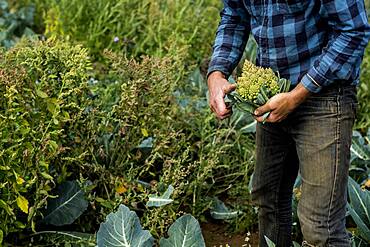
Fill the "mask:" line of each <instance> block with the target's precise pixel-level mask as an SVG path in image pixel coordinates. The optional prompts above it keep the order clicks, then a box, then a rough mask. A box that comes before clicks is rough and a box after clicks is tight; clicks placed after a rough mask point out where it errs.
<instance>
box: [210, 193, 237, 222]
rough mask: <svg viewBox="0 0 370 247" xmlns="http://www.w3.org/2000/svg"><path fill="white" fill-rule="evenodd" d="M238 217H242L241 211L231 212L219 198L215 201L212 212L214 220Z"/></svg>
mask: <svg viewBox="0 0 370 247" xmlns="http://www.w3.org/2000/svg"><path fill="white" fill-rule="evenodd" d="M238 215H240V212H239V211H231V210H229V209H228V208H227V207H226V206H225V204H224V203H223V202H222V201H220V200H219V199H218V198H215V199H214V202H213V207H212V210H211V216H212V218H214V219H216V220H228V219H233V218H235V217H238Z"/></svg>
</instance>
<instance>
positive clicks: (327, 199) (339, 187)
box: [251, 84, 357, 247]
mask: <svg viewBox="0 0 370 247" xmlns="http://www.w3.org/2000/svg"><path fill="white" fill-rule="evenodd" d="M356 106H357V100H356V88H355V86H349V85H347V86H341V85H339V84H336V85H333V86H329V87H327V88H325V89H323V91H321V92H320V93H318V94H313V95H311V96H310V97H309V98H308V99H307V100H306V101H305V102H304V103H303V104H301V105H300V106H299V107H298V108H297V109H296V110H295V111H294V112H292V113H291V114H290V115H289V116H288V118H286V119H285V120H283V121H282V122H280V123H265V124H258V125H257V133H256V146H257V147H256V159H257V160H256V167H255V171H254V176H253V179H252V191H251V197H252V202H253V203H254V204H255V205H257V206H258V207H259V213H258V214H259V215H258V219H259V234H260V244H259V246H261V247H262V246H267V243H266V241H265V239H264V236H266V237H268V238H269V239H271V240H272V241H273V242H274V243H276V246H278V247H285V246H291V245H292V240H291V230H292V194H293V192H292V191H293V186H294V182H295V179H296V177H297V174H298V172H299V173H300V175H301V177H302V185H301V198H300V200H299V204H298V217H299V220H300V225H301V230H302V233H303V237H304V242H303V246H320V247H321V246H335V247H341V246H350V240H349V235H348V233H347V232H346V228H345V213H346V202H347V180H348V168H349V160H350V145H351V137H352V127H353V123H354V119H355V112H356Z"/></svg>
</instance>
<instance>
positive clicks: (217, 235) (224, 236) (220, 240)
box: [201, 222, 258, 247]
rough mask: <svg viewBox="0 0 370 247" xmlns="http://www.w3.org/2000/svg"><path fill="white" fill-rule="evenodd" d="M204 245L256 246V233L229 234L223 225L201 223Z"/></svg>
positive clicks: (208, 246) (207, 246)
mask: <svg viewBox="0 0 370 247" xmlns="http://www.w3.org/2000/svg"><path fill="white" fill-rule="evenodd" d="M201 229H202V232H203V237H204V240H205V242H206V247H257V246H258V233H248V232H247V233H244V234H230V233H227V232H226V227H225V225H222V224H216V223H209V222H208V223H203V224H202V225H201Z"/></svg>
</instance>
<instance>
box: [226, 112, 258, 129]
mask: <svg viewBox="0 0 370 247" xmlns="http://www.w3.org/2000/svg"><path fill="white" fill-rule="evenodd" d="M256 124H257V121H256V120H254V118H253V117H252V115H251V114H250V113H247V112H244V111H240V110H238V109H236V110H234V112H233V114H232V115H231V117H230V127H231V128H235V129H236V130H238V131H240V132H241V133H245V134H247V133H254V132H256Z"/></svg>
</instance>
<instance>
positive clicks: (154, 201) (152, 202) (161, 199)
mask: <svg viewBox="0 0 370 247" xmlns="http://www.w3.org/2000/svg"><path fill="white" fill-rule="evenodd" d="M173 191H174V188H173V186H172V185H170V186H168V188H167V190H166V192H164V193H163V195H162V196H155V195H149V201H148V202H147V203H146V206H147V207H161V206H164V205H167V204H170V203H172V202H173V200H172V199H170V197H171V195H172V193H173Z"/></svg>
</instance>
